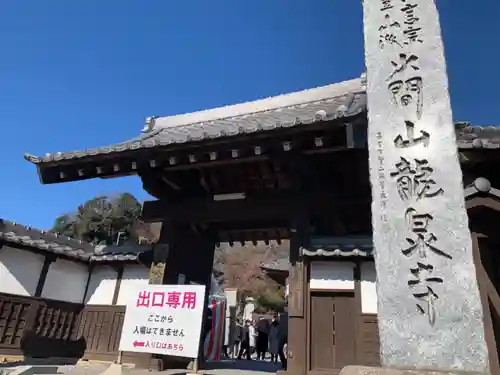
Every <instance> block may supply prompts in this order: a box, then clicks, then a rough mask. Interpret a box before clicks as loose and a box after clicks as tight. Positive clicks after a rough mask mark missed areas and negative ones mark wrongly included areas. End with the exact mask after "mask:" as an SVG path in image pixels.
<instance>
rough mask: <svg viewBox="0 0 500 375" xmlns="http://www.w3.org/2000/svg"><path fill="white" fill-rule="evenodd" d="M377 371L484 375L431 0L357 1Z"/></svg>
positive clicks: (480, 326) (485, 368)
mask: <svg viewBox="0 0 500 375" xmlns="http://www.w3.org/2000/svg"><path fill="white" fill-rule="evenodd" d="M363 8H364V35H365V58H366V69H367V95H368V118H369V127H368V147H369V164H370V179H371V183H372V194H373V202H372V216H373V218H372V222H373V238H374V245H375V249H376V254H375V261H376V267H377V278H378V282H377V294H378V301H379V302H378V305H379V307H378V320H379V331H380V341H381V354H382V363H383V364H384V365H385V366H388V367H396V368H408V369H415V370H422V369H427V370H448V371H450V370H463V371H472V372H479V373H487V372H488V353H487V347H486V343H485V338H484V327H483V310H482V305H481V300H480V297H479V291H478V286H477V281H476V271H475V267H474V263H473V258H472V247H471V237H470V233H469V229H468V219H467V214H466V211H465V204H464V195H463V186H462V173H461V170H460V165H459V163H458V156H457V146H456V140H455V131H454V125H453V122H452V115H451V108H450V100H449V94H448V80H447V75H446V67H445V60H444V52H443V45H442V40H441V31H440V26H439V20H438V14H437V10H436V6H435V4H434V0H412V1H410V0H364V2H363Z"/></svg>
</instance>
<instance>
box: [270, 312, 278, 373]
mask: <svg viewBox="0 0 500 375" xmlns="http://www.w3.org/2000/svg"><path fill="white" fill-rule="evenodd" d="M279 329H280V327H279V321H278V319H277V316H274V317H273V321H272V322H271V326H270V327H269V352H270V353H271V362H273V363H278V353H279V350H280V340H279Z"/></svg>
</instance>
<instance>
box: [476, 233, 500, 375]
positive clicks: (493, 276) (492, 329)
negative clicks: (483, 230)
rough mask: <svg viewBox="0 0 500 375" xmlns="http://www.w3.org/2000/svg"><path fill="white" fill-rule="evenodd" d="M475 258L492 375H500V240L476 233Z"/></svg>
mask: <svg viewBox="0 0 500 375" xmlns="http://www.w3.org/2000/svg"><path fill="white" fill-rule="evenodd" d="M473 240H474V241H473V243H474V258H475V263H476V272H477V279H478V284H479V290H480V293H481V300H482V302H483V312H484V329H485V336H486V342H487V344H488V352H489V355H490V373H491V374H492V375H500V364H499V358H500V295H499V294H500V293H499V291H500V257H499V255H498V253H499V251H500V238H494V237H487V236H486V235H484V234H478V233H473Z"/></svg>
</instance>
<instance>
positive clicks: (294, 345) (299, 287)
mask: <svg viewBox="0 0 500 375" xmlns="http://www.w3.org/2000/svg"><path fill="white" fill-rule="evenodd" d="M292 232H293V233H292V238H291V241H290V262H291V263H292V268H291V270H290V279H289V294H288V343H287V353H286V354H287V356H288V366H287V367H288V368H287V373H289V374H293V375H304V374H305V373H306V370H307V341H308V340H306V337H307V336H306V335H307V334H308V332H307V327H306V322H307V319H306V318H307V317H306V314H305V298H307V296H306V295H305V291H306V287H305V286H306V282H307V273H306V267H305V265H304V262H303V259H302V256H301V254H300V248H301V247H302V246H307V245H308V243H309V217H308V215H307V213H306V211H305V209H302V210H300V211H299V212H298V213H297V217H296V220H295V222H294V224H293V228H292Z"/></svg>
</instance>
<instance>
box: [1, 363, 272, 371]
mask: <svg viewBox="0 0 500 375" xmlns="http://www.w3.org/2000/svg"><path fill="white" fill-rule="evenodd" d="M109 366H110V365H109V364H105V363H95V362H81V363H78V364H76V365H65V366H53V365H34V366H24V364H22V363H19V364H17V365H16V366H12V365H10V366H9V365H2V366H0V375H101V374H103V373H104V372H106V374H103V375H154V374H153V373H154V371H149V370H145V369H134V368H127V367H126V366H124V367H122V368H121V371H120V370H118V371H117V370H116V367H109ZM279 369H280V366H279V365H275V364H273V363H269V362H264V361H256V360H253V361H245V360H234V361H231V360H225V361H218V362H211V363H208V364H207V365H206V366H205V369H202V370H200V372H201V373H203V374H208V375H269V374H274V373H276V371H278V370H279ZM186 373H189V370H186V369H174V370H166V371H162V372H158V373H157V374H158V375H177V374H179V375H181V374H186Z"/></svg>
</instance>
